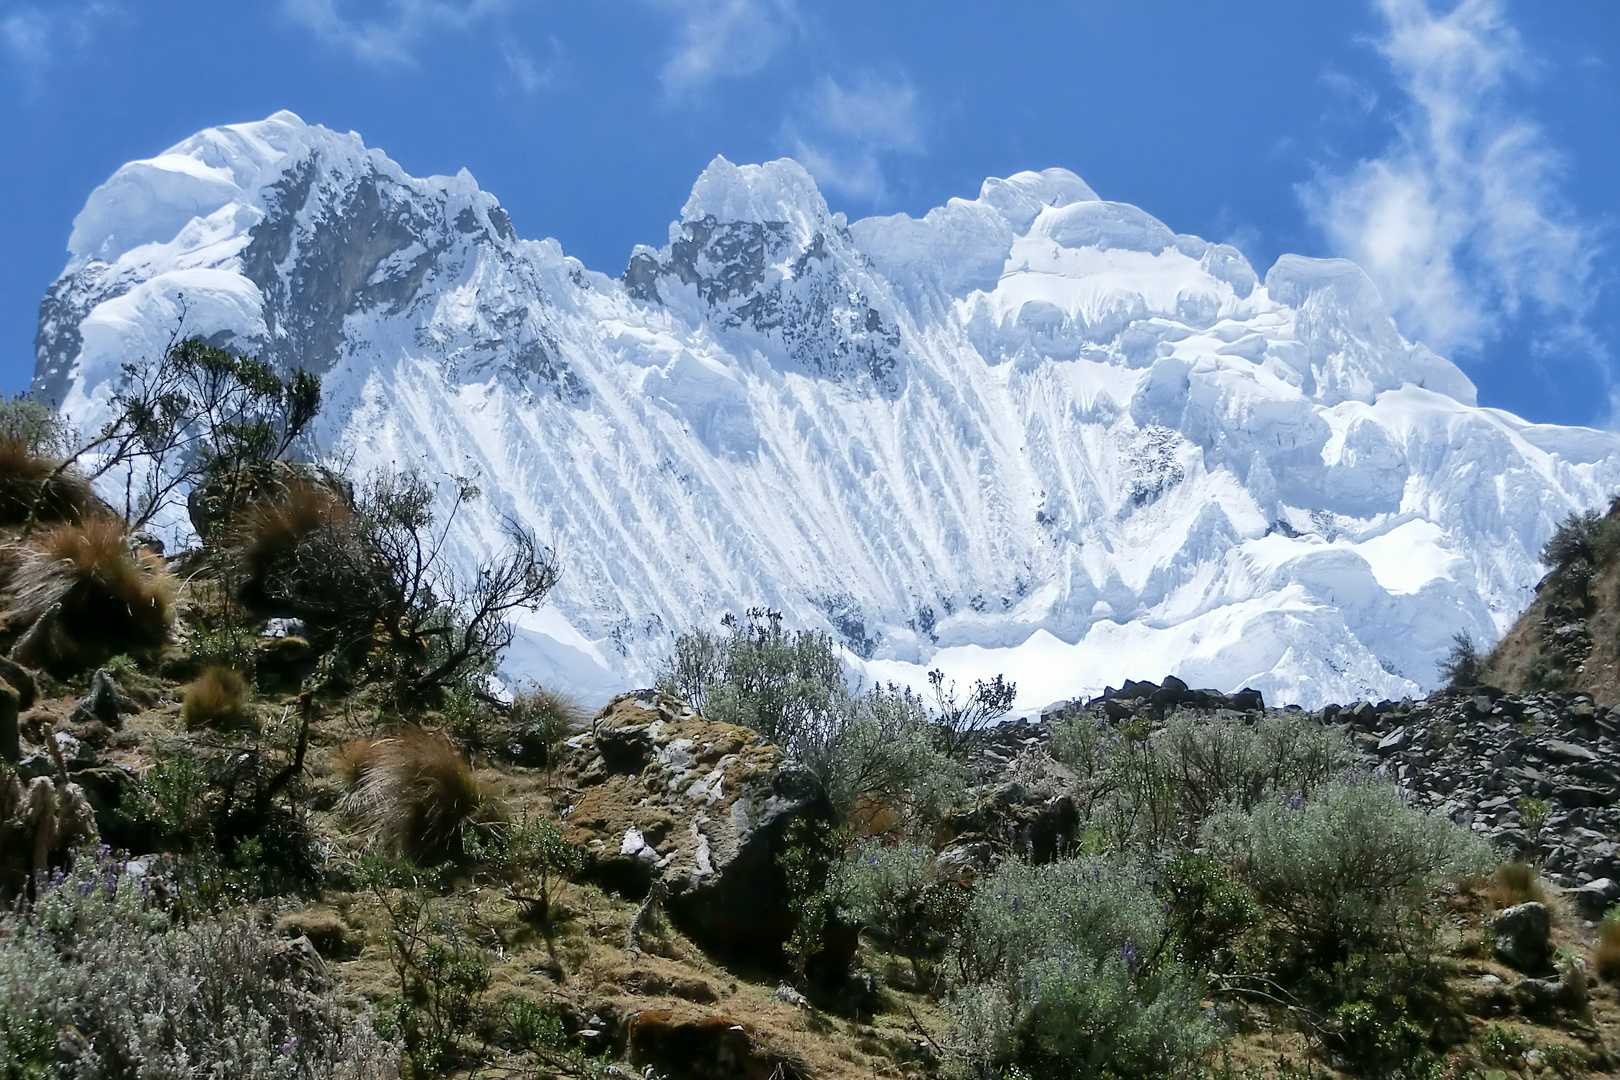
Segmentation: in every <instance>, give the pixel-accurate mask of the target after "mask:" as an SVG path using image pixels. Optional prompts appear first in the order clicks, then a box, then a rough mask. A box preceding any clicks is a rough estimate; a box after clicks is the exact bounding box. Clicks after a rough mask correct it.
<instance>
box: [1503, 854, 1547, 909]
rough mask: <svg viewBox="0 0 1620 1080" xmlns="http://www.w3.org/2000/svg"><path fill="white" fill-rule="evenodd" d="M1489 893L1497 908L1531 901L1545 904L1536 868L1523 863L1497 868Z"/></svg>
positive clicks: (1509, 863)
mask: <svg viewBox="0 0 1620 1080" xmlns="http://www.w3.org/2000/svg"><path fill="white" fill-rule="evenodd" d="M1489 892H1490V896H1491V900H1492V902H1494V903H1495V904H1496V906H1497V907H1512V906H1514V905H1515V904H1524V903H1528V902H1530V901H1531V900H1535V901H1538V902H1542V903H1545V902H1546V899H1547V893H1546V890H1544V889H1543V888H1542V887H1541V881H1540V879H1539V878H1537V876H1536V868H1535V867H1533V866H1531V865H1530V864H1529V863H1523V862H1505V863H1503V864H1502V865H1501V866H1498V867H1497V868H1496V877H1495V878H1494V879H1493V880H1492V881H1491V884H1490V889H1489Z"/></svg>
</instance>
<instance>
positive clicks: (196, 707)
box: [180, 667, 248, 727]
mask: <svg viewBox="0 0 1620 1080" xmlns="http://www.w3.org/2000/svg"><path fill="white" fill-rule="evenodd" d="M247 689H248V688H247V680H246V679H245V678H243V677H242V673H241V672H239V671H234V670H232V669H231V668H227V667H207V668H204V669H203V673H202V674H201V675H199V676H197V678H196V679H195V680H193V681H192V682H191V683H189V684H188V685H187V686H186V693H185V697H184V699H183V700H182V703H181V706H180V715H181V716H182V717H183V718H184V719H185V722H186V723H187V724H188V725H190V726H191V727H220V726H225V725H230V724H236V723H239V722H240V721H242V720H243V719H244V718H245V717H246V715H247Z"/></svg>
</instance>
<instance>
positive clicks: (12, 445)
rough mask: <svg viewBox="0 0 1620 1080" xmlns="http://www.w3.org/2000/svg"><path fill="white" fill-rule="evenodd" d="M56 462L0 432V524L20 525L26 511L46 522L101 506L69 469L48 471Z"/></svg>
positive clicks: (83, 514)
mask: <svg viewBox="0 0 1620 1080" xmlns="http://www.w3.org/2000/svg"><path fill="white" fill-rule="evenodd" d="M60 464H61V462H60V461H58V460H57V459H55V458H50V457H42V456H41V455H39V454H35V453H32V452H30V451H29V449H28V444H27V443H26V442H24V441H23V440H22V439H20V438H16V437H3V436H0V525H21V524H23V523H24V522H25V521H27V520H28V515H29V512H30V511H34V520H35V521H39V522H43V523H46V524H51V523H55V522H62V521H67V522H77V521H83V520H84V519H86V518H88V517H90V516H91V515H92V514H94V513H95V512H96V511H97V510H99V509H101V508H102V507H101V500H100V499H98V498H96V495H95V493H94V492H93V491H91V490H90V484H89V483H88V482H87V481H86V480H85V479H84V477H82V476H80V475H79V474H78V473H76V472H74V471H73V470H72V469H65V470H63V471H62V472H61V473H59V474H56V475H52V474H53V473H56V468H57V466H58V465H60ZM36 500H38V508H37V510H35V501H36Z"/></svg>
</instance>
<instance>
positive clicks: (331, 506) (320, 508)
mask: <svg viewBox="0 0 1620 1080" xmlns="http://www.w3.org/2000/svg"><path fill="white" fill-rule="evenodd" d="M351 513H352V509H351V507H350V506H349V503H348V502H347V501H346V500H345V499H344V498H343V497H342V496H341V495H339V494H338V493H337V492H335V491H333V490H332V489H330V488H327V487H323V486H321V485H319V484H312V483H309V482H308V481H304V480H297V481H293V482H290V483H288V484H287V485H286V487H285V488H284V489H283V490H282V491H281V492H280V493H279V495H278V496H277V497H276V498H275V499H273V500H266V501H262V502H255V503H252V504H251V505H249V506H247V507H246V508H245V509H243V510H242V511H240V512H239V513H238V514H237V516H236V521H235V523H234V525H233V527H232V529H231V538H230V544H231V547H233V548H234V549H235V551H236V552H237V554H238V557H239V558H241V560H242V562H243V565H244V568H245V569H246V570H247V572H248V575H249V577H250V578H255V579H257V578H258V577H260V576H261V575H263V574H264V572H265V571H266V570H267V569H268V568H269V567H270V565H271V564H272V563H273V562H274V561H275V560H276V559H278V558H281V557H283V556H286V555H290V554H292V553H293V552H294V551H296V550H297V548H298V545H299V543H300V542H301V541H303V540H304V539H305V538H306V537H309V536H311V535H313V534H314V533H316V532H319V531H320V530H321V529H325V528H328V527H330V526H341V525H343V524H344V523H346V522H347V521H348V520H349V517H350V515H351Z"/></svg>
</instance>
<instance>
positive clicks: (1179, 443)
mask: <svg viewBox="0 0 1620 1080" xmlns="http://www.w3.org/2000/svg"><path fill="white" fill-rule="evenodd" d="M70 249H71V254H72V259H71V261H70V262H69V263H68V266H67V269H66V270H65V271H64V272H63V275H62V277H61V278H60V280H58V281H57V282H56V284H55V285H53V286H52V288H51V290H50V292H49V294H48V296H47V297H46V300H45V302H44V305H43V306H42V308H41V313H40V333H39V339H38V369H37V375H36V381H35V389H36V391H37V392H39V393H40V394H42V395H44V396H46V397H48V398H50V399H52V400H55V401H58V402H60V403H61V405H62V407H63V408H64V410H66V411H67V412H68V413H69V414H70V415H71V416H72V417H74V419H75V420H76V421H78V422H81V423H93V422H94V421H95V420H96V417H97V415H98V411H99V410H100V409H101V408H103V407H104V403H105V401H106V400H107V398H108V396H109V395H110V393H111V392H112V391H113V389H114V380H115V379H116V378H117V376H118V373H119V370H120V365H121V364H123V363H125V362H131V361H134V362H141V361H142V360H143V359H144V360H150V359H151V358H153V357H155V356H156V355H158V354H159V353H160V352H161V350H162V347H163V345H164V343H165V342H167V341H168V340H169V335H170V334H171V333H172V331H173V329H174V327H175V325H176V323H177V320H178V319H179V318H180V315H181V312H182V311H184V314H185V326H186V329H187V331H188V332H191V333H200V334H202V335H204V336H208V337H211V338H212V339H214V340H216V341H218V342H221V343H225V344H229V345H230V346H232V347H234V348H236V349H239V350H242V351H252V352H255V353H257V354H259V355H262V356H265V357H267V358H269V359H272V360H273V361H274V362H275V363H277V364H278V365H280V366H282V367H291V366H294V365H300V366H304V367H307V368H310V369H313V370H316V371H318V372H319V373H320V374H321V376H322V378H323V380H324V387H325V394H326V401H327V405H326V410H325V412H324V414H323V417H322V420H321V422H320V424H321V426H320V431H319V433H318V438H319V441H320V443H321V444H322V445H323V446H325V447H326V448H329V449H331V450H333V451H338V452H342V453H345V454H352V456H353V460H354V463H355V465H356V466H357V467H359V468H367V467H372V466H377V465H382V464H390V463H396V462H397V463H402V464H415V465H419V466H422V467H423V468H425V469H426V470H427V471H428V472H429V473H430V474H433V475H438V476H474V477H476V478H477V480H478V483H479V484H480V486H481V487H482V488H483V490H484V492H485V493H486V498H485V499H484V500H483V501H482V503H481V504H480V508H479V510H478V512H477V513H475V514H473V515H471V516H469V517H467V518H465V519H464V520H463V522H462V526H461V527H460V528H459V530H458V532H457V533H456V535H455V537H454V543H455V546H456V551H457V553H458V557H460V558H464V559H473V558H477V557H479V556H480V555H481V554H483V553H486V552H488V551H489V550H490V549H491V548H492V546H493V545H494V544H496V543H498V539H497V538H498V529H497V522H498V521H499V518H500V515H502V514H515V515H517V516H518V517H520V518H522V519H524V520H526V521H528V522H530V523H531V524H533V525H535V526H536V527H537V528H538V529H539V530H540V532H541V533H542V534H543V535H545V536H547V537H549V538H550V539H552V540H553V541H554V542H555V543H556V544H557V545H558V546H559V547H560V549H561V550H562V552H563V557H564V561H565V566H566V571H565V576H564V578H563V581H562V584H561V585H560V586H559V587H558V588H557V590H556V592H555V593H554V594H553V601H552V603H551V604H550V606H549V607H548V609H547V610H546V611H544V612H542V613H540V614H539V615H536V616H534V617H533V618H531V619H529V620H528V621H527V622H526V624H525V626H524V628H523V633H522V634H521V636H520V640H519V642H518V644H517V646H516V647H515V648H514V650H513V652H512V654H511V657H510V660H509V666H510V668H511V672H512V673H513V674H516V675H522V676H528V677H534V678H540V679H546V680H552V681H557V682H562V683H564V684H567V685H572V686H574V687H576V688H579V689H581V690H585V691H587V692H590V693H606V692H609V691H612V690H617V689H622V688H624V687H626V686H629V685H632V684H642V683H645V682H646V681H647V680H648V678H649V675H650V672H651V670H652V668H653V666H654V665H655V663H656V662H657V660H658V658H659V657H660V656H662V655H663V654H664V653H665V651H666V650H667V649H668V647H669V645H670V643H671V641H672V637H673V634H674V633H676V632H677V631H679V630H681V629H683V628H685V627H688V626H691V625H696V624H712V623H713V622H714V620H716V619H717V618H718V616H719V615H720V614H721V613H723V612H725V611H728V610H731V611H740V610H742V609H743V608H746V607H750V606H754V605H760V604H765V605H770V606H772V607H775V608H777V609H779V610H781V611H783V612H784V613H785V614H786V617H787V621H788V622H789V624H791V625H801V626H819V627H824V628H826V629H828V630H829V631H831V632H832V633H833V634H834V635H835V636H836V637H837V638H838V639H839V640H841V641H842V642H844V643H845V645H847V647H848V648H849V650H850V651H851V653H852V654H854V655H855V656H856V657H858V658H860V659H861V661H862V662H863V663H865V665H866V667H867V670H868V672H869V673H870V674H871V675H872V676H873V677H878V678H889V677H908V678H910V677H915V676H917V675H918V674H919V673H920V672H921V671H922V670H923V667H924V666H929V665H932V664H939V665H941V666H944V667H946V669H947V670H948V671H949V672H950V673H952V674H954V675H956V676H957V677H958V678H962V679H966V678H971V677H974V676H978V675H985V674H989V673H991V672H994V671H1001V670H1005V671H1007V672H1008V673H1009V674H1011V675H1012V676H1013V677H1015V678H1017V679H1019V680H1020V682H1021V684H1022V690H1023V693H1022V695H1021V700H1022V702H1023V704H1024V705H1025V706H1029V707H1038V706H1039V705H1040V704H1042V703H1044V702H1045V701H1047V700H1051V699H1053V698H1056V697H1059V696H1068V695H1073V694H1077V693H1081V692H1086V691H1091V690H1096V689H1098V688H1100V687H1101V686H1102V685H1104V684H1105V683H1108V682H1114V683H1118V682H1119V681H1120V680H1122V679H1125V678H1142V677H1152V678H1157V677H1161V676H1163V675H1164V674H1166V673H1168V672H1174V673H1175V674H1177V675H1179V676H1181V677H1182V678H1184V679H1186V680H1187V681H1188V682H1190V683H1193V684H1195V685H1206V686H1214V687H1217V688H1223V689H1236V688H1238V687H1240V686H1243V685H1252V686H1256V687H1258V688H1260V689H1262V690H1264V691H1265V692H1266V694H1267V697H1268V699H1269V700H1271V701H1273V702H1290V701H1297V702H1301V703H1303V704H1307V705H1314V704H1318V703H1321V702H1323V701H1325V700H1329V699H1341V700H1345V699H1351V698H1355V697H1364V696H1373V697H1399V696H1401V695H1403V694H1408V693H1414V692H1417V691H1419V690H1420V689H1423V688H1426V687H1428V686H1430V685H1432V684H1433V683H1434V681H1435V677H1436V674H1435V668H1436V663H1437V661H1438V660H1440V658H1441V657H1442V656H1443V655H1444V653H1445V651H1446V648H1447V646H1448V645H1449V643H1450V641H1451V637H1452V635H1453V634H1454V633H1455V632H1456V631H1458V630H1465V631H1467V632H1469V633H1470V634H1472V635H1473V636H1474V637H1475V638H1476V639H1481V640H1494V639H1495V638H1496V636H1497V635H1498V634H1499V633H1500V632H1501V631H1502V630H1503V629H1504V628H1505V627H1506V626H1507V625H1508V624H1509V623H1510V622H1511V620H1512V619H1513V617H1514V616H1515V615H1516V614H1517V612H1518V611H1519V610H1520V609H1521V608H1522V607H1524V605H1525V604H1526V603H1527V602H1528V600H1529V597H1530V595H1531V590H1532V588H1533V586H1534V584H1535V582H1536V581H1537V579H1538V578H1539V576H1540V572H1541V568H1540V567H1539V566H1538V564H1537V562H1536V553H1537V552H1538V551H1539V549H1540V546H1541V544H1542V543H1543V542H1544V541H1545V539H1546V538H1547V536H1548V535H1549V534H1550V532H1551V529H1552V527H1553V526H1554V525H1555V524H1556V522H1557V521H1558V520H1559V519H1560V518H1562V517H1563V516H1564V515H1565V514H1567V513H1568V512H1569V511H1570V510H1571V509H1572V508H1575V507H1585V506H1590V505H1596V504H1598V503H1600V502H1602V501H1603V500H1604V499H1606V498H1607V497H1608V495H1609V494H1610V493H1611V492H1612V491H1614V490H1615V489H1616V488H1617V487H1620V439H1617V438H1616V437H1615V436H1613V435H1610V434H1607V433H1600V432H1596V431H1589V430H1584V429H1573V428H1554V427H1546V426H1538V425H1533V424H1528V423H1526V422H1524V421H1522V420H1520V419H1518V418H1517V417H1514V416H1511V415H1509V414H1506V413H1503V412H1500V411H1495V410H1488V409H1481V408H1478V407H1477V406H1476V405H1475V403H1474V400H1475V399H1474V389H1473V386H1472V384H1470V383H1469V381H1468V379H1467V378H1466V377H1465V376H1464V375H1463V374H1462V372H1460V371H1459V370H1458V369H1457V368H1456V367H1455V366H1454V365H1452V364H1451V363H1450V362H1449V361H1446V360H1444V359H1442V358H1440V357H1438V356H1435V355H1434V354H1433V353H1432V352H1430V351H1429V350H1427V349H1425V348H1424V347H1423V346H1421V345H1412V344H1409V343H1407V342H1406V341H1404V340H1403V339H1402V338H1401V337H1400V335H1399V333H1398V332H1397V331H1396V329H1395V326H1394V324H1393V323H1392V322H1391V320H1390V318H1389V316H1388V314H1387V313H1386V312H1385V310H1384V307H1383V305H1382V303H1381V301H1380V300H1379V297H1378V294H1377V292H1376V290H1375V289H1374V288H1373V286H1372V284H1371V283H1370V282H1369V281H1368V279H1367V278H1366V276H1365V275H1364V274H1363V273H1362V272H1361V271H1360V270H1359V269H1358V268H1357V267H1356V266H1354V265H1353V264H1351V263H1347V262H1343V261H1336V260H1329V261H1322V260H1314V259H1305V258H1300V257H1296V256H1284V257H1283V258H1282V259H1281V260H1279V261H1278V263H1277V265H1276V266H1274V267H1272V268H1271V269H1270V270H1269V271H1268V272H1267V274H1266V276H1265V278H1264V280H1263V281H1262V280H1260V279H1259V278H1258V277H1257V275H1256V274H1255V272H1254V270H1253V269H1252V268H1251V267H1250V266H1249V264H1248V263H1247V262H1246V261H1245V259H1244V258H1243V256H1242V254H1241V253H1239V252H1238V251H1237V250H1235V249H1233V248H1231V247H1228V246H1226V245H1221V244H1210V243H1206V242H1205V241H1203V240H1200V239H1198V238H1196V237H1192V236H1185V235H1177V234H1175V233H1174V232H1172V231H1171V230H1170V229H1169V228H1168V227H1166V226H1165V225H1163V224H1162V223H1160V222H1159V221H1157V220H1155V219H1154V218H1153V217H1151V216H1149V215H1148V214H1146V213H1144V212H1143V211H1141V210H1139V209H1137V208H1136V207H1134V206H1130V205H1127V204H1124V203H1116V202H1108V201H1104V200H1101V199H1099V198H1098V197H1097V195H1096V194H1095V193H1094V192H1093V191H1092V190H1091V189H1090V188H1088V187H1087V186H1086V185H1085V184H1084V183H1083V182H1081V180H1080V179H1079V178H1078V177H1076V176H1074V175H1073V174H1072V173H1068V172H1065V171H1063V170H1061V169H1052V170H1047V171H1046V172H1042V173H1033V172H1027V173H1020V174H1018V175H1017V176H1014V177H1011V178H1008V179H1005V180H998V179H992V180H987V181H986V182H985V184H984V187H983V189H982V190H981V192H980V194H979V196H978V198H976V199H972V200H964V199H953V200H951V201H950V203H949V204H948V205H946V206H944V207H940V208H938V209H935V210H933V211H930V212H929V213H928V214H927V215H926V216H925V217H923V218H922V219H920V220H919V219H912V218H909V217H906V216H904V215H897V216H894V217H887V218H868V219H866V220H863V221H857V222H855V223H853V224H847V223H846V222H845V220H844V218H843V216H842V215H839V214H832V213H830V212H829V210H828V208H827V205H826V203H825V201H824V200H823V199H822V197H821V195H820V193H819V192H818V191H817V190H816V187H815V184H814V182H813V181H812V180H811V178H810V177H809V175H808V174H807V173H806V172H805V171H804V170H803V169H802V168H800V167H799V166H798V165H797V164H795V163H794V162H792V161H789V160H782V161H775V162H770V163H768V164H765V165H749V166H741V167H739V166H736V165H733V164H731V163H730V162H727V161H725V160H724V159H718V158H717V159H716V160H715V161H714V163H713V164H712V165H710V167H709V168H708V169H707V170H706V171H705V172H704V173H703V175H702V176H701V177H699V178H698V181H697V183H696V185H695V186H694V188H693V191H692V196H691V198H690V199H689V200H688V202H687V204H686V206H685V207H684V208H683V209H682V211H681V216H680V220H679V221H678V222H676V223H675V224H673V225H672V226H671V227H670V234H669V241H668V243H667V244H665V245H664V246H662V247H658V248H652V247H639V248H637V249H636V251H635V252H634V253H633V254H632V256H631V258H630V262H629V266H628V269H627V270H626V271H625V273H624V274H623V276H622V277H621V278H619V279H614V278H610V277H607V276H604V275H603V274H600V273H596V272H593V271H591V270H588V269H586V268H585V267H584V266H582V265H581V264H580V263H579V262H578V261H576V260H574V259H571V258H568V257H567V256H565V255H564V254H563V252H562V251H561V249H560V248H559V246H558V245H557V244H556V243H555V242H554V241H550V240H543V241H530V240H524V239H521V238H519V237H517V236H516V235H515V234H514V232H513V230H512V227H511V224H510V222H509V221H508V219H507V217H506V215H505V213H504V212H503V211H502V210H501V209H500V207H499V204H498V203H497V202H496V200H495V199H494V198H493V197H492V196H490V195H489V194H487V193H485V192H482V191H480V190H479V188H478V187H477V185H476V183H475V182H474V180H473V179H472V177H471V176H470V175H468V174H467V173H466V172H462V173H461V174H460V175H458V176H455V177H430V178H427V179H416V178H413V177H410V176H407V175H405V173H404V172H403V171H402V170H400V168H399V167H398V166H397V165H395V164H394V163H393V162H391V161H390V160H388V158H387V157H385V156H384V155H383V154H382V153H381V152H379V151H377V150H370V149H367V148H366V147H365V146H364V144H363V143H362V142H361V140H360V138H359V136H358V135H355V134H348V135H342V134H337V133H334V132H331V131H328V130H326V129H324V128H321V127H315V126H309V125H306V124H305V123H303V122H302V121H301V120H299V119H298V118H297V117H296V116H293V115H292V114H290V113H279V114H277V115H276V116H274V117H271V118H270V119H269V120H266V121H263V122H261V123H255V124H244V125H238V126H232V127H224V128H217V129H213V130H210V131H206V132H203V133H201V134H199V135H197V136H195V137H193V138H191V139H188V140H186V141H185V142H183V143H181V144H180V145H179V146H176V147H174V148H173V149H171V150H169V151H167V152H165V153H163V154H162V155H160V156H158V157H156V158H153V159H151V160H148V161H142V162H135V163H132V164H130V165H127V166H125V167H124V168H122V169H120V170H119V171H118V172H117V173H116V174H114V176H113V177H112V178H111V179H110V180H109V181H108V182H107V183H106V184H104V185H103V186H102V187H100V188H98V189H97V190H96V191H95V192H94V193H93V194H92V195H91V196H90V199H89V201H88V202H87V204H86V206H85V209H84V211H83V212H82V213H81V214H80V215H79V217H78V218H77V219H76V221H75V223H74V231H73V237H72V240H71V241H70ZM919 665H921V666H919Z"/></svg>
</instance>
